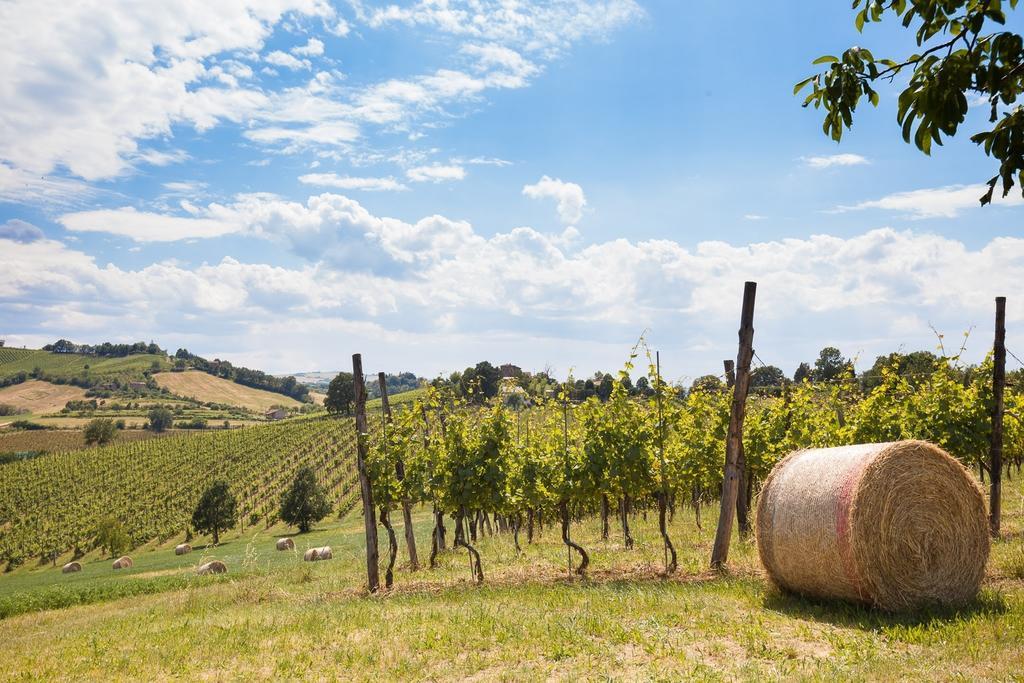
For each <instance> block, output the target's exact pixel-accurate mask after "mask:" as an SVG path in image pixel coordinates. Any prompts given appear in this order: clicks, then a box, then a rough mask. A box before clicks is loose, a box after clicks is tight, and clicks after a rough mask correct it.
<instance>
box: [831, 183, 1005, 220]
mask: <svg viewBox="0 0 1024 683" xmlns="http://www.w3.org/2000/svg"><path fill="white" fill-rule="evenodd" d="M987 190H988V187H987V186H986V185H981V184H979V185H948V186H946V187H938V188H929V189H922V190H911V191H910V192H896V193H894V194H890V195H886V196H885V197H882V198H880V199H872V200H869V201H864V202H860V203H859V204H854V205H852V206H839V207H837V208H836V209H834V210H833V211H834V212H835V213H845V212H847V211H860V210H863V209H884V210H887V211H896V212H899V213H904V214H907V215H908V216H909V217H910V218H912V219H915V220H919V219H922V218H956V217H957V216H959V215H960V214H961V213H962V212H963V211H965V210H970V209H979V208H981V202H980V201H979V200H980V198H981V196H982V195H983V194H985V192H986V191H987ZM1022 203H1024V200H1022V197H1021V194H1020V190H1019V189H1017V188H1014V190H1013V191H1012V192H1011V193H1010V194H1009V195H1007V196H1006V197H1005V198H1002V197H1000V196H999V193H998V192H997V193H995V195H993V198H992V204H993V205H994V206H1019V205H1021V204H1022ZM986 210H987V209H986Z"/></svg>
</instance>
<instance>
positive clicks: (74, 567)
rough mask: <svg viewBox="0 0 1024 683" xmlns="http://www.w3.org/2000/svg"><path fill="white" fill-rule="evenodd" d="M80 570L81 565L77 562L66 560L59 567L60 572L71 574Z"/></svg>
mask: <svg viewBox="0 0 1024 683" xmlns="http://www.w3.org/2000/svg"><path fill="white" fill-rule="evenodd" d="M80 571H82V565H81V564H79V563H78V562H68V563H67V564H66V565H64V566H63V567H61V569H60V573H61V574H73V573H74V572H80Z"/></svg>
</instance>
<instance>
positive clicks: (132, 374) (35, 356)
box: [0, 347, 170, 381]
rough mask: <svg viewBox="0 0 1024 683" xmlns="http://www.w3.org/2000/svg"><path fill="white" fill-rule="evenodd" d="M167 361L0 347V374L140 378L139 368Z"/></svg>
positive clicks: (139, 356) (162, 365)
mask: <svg viewBox="0 0 1024 683" xmlns="http://www.w3.org/2000/svg"><path fill="white" fill-rule="evenodd" d="M169 367H170V362H169V361H168V360H167V357H166V356H159V355H152V354H136V355H131V356H117V357H103V356H91V355H84V354H79V353H52V352H50V351H41V350H37V349H12V348H7V347H4V348H0V378H3V377H10V376H12V375H17V374H18V373H21V372H24V373H26V374H31V373H33V372H35V371H37V370H38V372H39V373H41V374H42V375H43V376H45V377H48V378H52V379H58V378H60V379H71V378H72V377H78V378H84V377H90V378H94V379H105V380H112V379H122V380H140V381H141V380H143V379H144V377H143V372H145V371H146V370H150V369H153V368H161V369H166V368H169Z"/></svg>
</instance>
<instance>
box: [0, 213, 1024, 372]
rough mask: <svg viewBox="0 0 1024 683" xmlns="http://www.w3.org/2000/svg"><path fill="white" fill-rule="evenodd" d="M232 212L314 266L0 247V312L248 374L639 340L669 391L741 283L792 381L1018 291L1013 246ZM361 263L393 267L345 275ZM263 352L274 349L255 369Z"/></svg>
mask: <svg viewBox="0 0 1024 683" xmlns="http://www.w3.org/2000/svg"><path fill="white" fill-rule="evenodd" d="M227 210H228V209H226V208H225V209H223V211H227ZM230 211H231V212H233V214H234V215H235V216H236V218H237V219H238V220H242V217H243V216H244V217H245V219H244V220H246V221H249V223H250V226H249V227H248V228H247V229H248V230H249V231H250V232H252V233H254V234H255V233H260V232H262V233H264V234H268V235H269V234H274V235H277V236H278V238H282V239H284V238H285V236H287V235H290V236H291V237H292V238H295V239H296V240H297V241H296V242H295V244H299V243H301V241H302V239H305V240H307V242H308V244H310V245H316V247H317V248H316V249H310V251H309V252H308V254H307V258H308V263H307V264H306V265H304V266H292V267H277V266H271V265H267V264H262V263H245V262H242V261H239V260H237V259H232V258H224V259H222V260H221V261H220V262H217V263H212V264H201V265H196V266H186V265H183V264H179V263H175V262H170V261H168V262H156V263H152V264H150V265H148V266H145V267H143V268H139V269H125V268H121V267H118V266H115V265H112V264H103V263H98V262H97V261H96V259H95V258H93V257H91V256H89V255H87V254H85V253H83V252H80V251H77V250H75V249H73V248H70V247H67V246H65V245H63V244H60V243H59V242H55V241H51V240H46V239H35V240H33V241H31V242H27V243H23V242H12V241H8V243H7V246H6V248H5V249H3V250H0V311H3V312H4V313H3V314H4V315H5V318H6V317H7V316H8V315H13V312H14V311H15V310H17V311H18V316H19V319H20V320H30V319H31V320H35V321H37V323H39V321H44V320H45V321H49V322H50V323H51V324H54V325H67V327H65V328H63V333H66V334H71V333H73V332H75V330H76V329H79V328H77V327H76V326H81V328H84V327H85V326H86V325H88V324H92V323H89V322H88V321H95V320H98V319H104V317H105V319H107V320H117V321H118V329H121V330H124V333H125V334H133V335H135V336H142V337H147V338H148V337H152V336H158V337H159V338H163V337H162V335H160V332H161V331H166V333H167V334H168V335H170V336H171V337H172V338H174V336H175V335H182V334H194V335H195V336H196V338H197V339H201V340H204V341H203V346H205V347H206V348H209V347H210V346H213V345H215V344H216V343H217V342H216V339H215V337H216V335H217V334H221V333H224V334H230V335H231V340H232V343H237V345H238V346H237V349H236V353H240V354H242V355H243V357H244V354H247V353H256V354H259V353H267V354H270V356H264V357H263V358H264V360H265V362H264V363H263V367H275V368H277V369H281V370H288V369H295V368H296V367H306V368H309V367H328V368H337V367H338V365H339V363H340V361H338V360H337V358H338V357H343V356H344V354H342V356H339V355H338V354H339V352H340V350H339V348H338V347H337V344H336V343H330V344H328V343H326V342H327V340H329V339H331V340H335V341H337V339H339V338H341V337H339V336H338V334H337V333H338V330H340V329H344V330H347V331H349V332H351V335H352V336H351V338H349V337H345V342H344V343H345V344H348V345H354V344H361V345H364V346H363V348H362V349H361V348H360V347H359V346H355V348H352V349H350V348H349V347H346V348H345V349H344V350H345V351H346V352H347V351H350V350H355V351H358V350H363V351H366V350H368V349H370V348H372V349H373V350H374V355H375V358H378V359H380V360H379V362H380V363H382V364H384V363H398V364H399V365H401V364H402V363H403V362H405V361H403V359H407V358H408V357H409V354H410V353H411V354H414V355H415V353H416V351H415V350H416V349H423V350H425V349H428V348H432V345H442V346H443V345H454V346H455V348H456V349H458V350H459V352H458V353H453V354H452V356H451V358H449V357H448V356H444V355H443V354H442V355H441V356H438V357H437V358H434V359H433V360H432V362H444V359H445V358H448V359H449V361H450V365H448V366H447V369H451V368H453V367H459V366H464V365H465V362H466V360H465V358H466V357H478V355H479V354H477V355H470V356H465V354H466V353H472V352H473V351H479V352H480V353H483V355H480V356H479V357H488V356H489V355H493V354H494V353H496V351H495V350H494V349H502V350H503V351H504V350H507V351H508V353H514V354H516V355H515V356H509V357H515V358H517V359H519V358H522V360H523V363H524V364H527V363H529V364H530V365H532V366H534V367H537V366H543V364H544V362H545V361H552V362H554V363H556V364H559V366H560V367H562V368H563V369H564V368H567V367H568V366H569V365H575V366H576V368H577V369H581V368H587V367H593V368H594V369H596V368H597V367H601V368H603V369H608V368H610V367H612V365H613V364H614V363H616V362H620V361H621V360H622V359H623V358H624V354H625V353H626V352H627V351H628V347H629V344H630V341H631V340H632V339H634V338H635V335H636V334H637V333H638V332H639V331H640V330H643V329H645V328H651V329H652V330H653V332H652V334H653V337H652V340H656V339H658V338H660V339H662V340H663V342H662V343H663V344H665V346H662V349H663V350H664V351H666V353H665V354H664V359H665V361H666V363H668V364H669V370H668V371H669V372H672V373H675V374H674V375H673V376H676V375H678V374H681V373H688V374H691V375H692V374H696V373H702V372H706V371H708V370H709V369H711V368H714V367H717V366H718V363H719V362H720V359H721V358H722V357H727V356H728V352H729V350H730V349H732V350H733V351H734V350H735V348H734V347H735V325H736V316H737V314H738V307H739V298H740V294H741V292H742V287H743V282H744V281H745V280H755V281H757V282H758V284H759V290H758V312H757V316H758V337H759V339H761V342H760V343H759V354H760V355H762V357H764V359H765V361H766V362H769V363H773V364H778V365H780V366H782V367H787V368H790V369H791V368H792V367H794V366H795V364H796V362H798V361H800V360H806V359H807V358H811V357H813V355H814V354H815V353H816V352H817V349H819V348H820V347H821V346H822V345H824V344H825V343H835V344H837V345H839V346H840V347H841V348H843V349H844V350H846V351H847V352H848V353H850V354H851V355H852V354H857V353H860V354H861V355H862V357H865V358H867V359H868V360H869V361H870V360H871V359H872V358H873V356H872V353H882V352H888V351H891V350H892V349H893V348H896V347H898V346H899V345H901V344H904V345H907V347H908V348H928V347H929V346H928V345H930V344H931V343H932V340H931V339H930V335H931V332H930V330H929V329H928V328H927V322H930V323H933V324H935V325H936V326H937V327H939V328H940V329H944V330H949V331H951V332H959V331H960V330H964V329H967V328H968V327H969V326H970V325H971V324H975V323H978V322H981V321H984V320H988V318H989V316H990V314H991V311H990V310H989V309H990V308H991V301H992V297H993V296H995V295H996V294H1002V293H1005V292H1008V291H1013V290H1014V288H1015V287H1016V285H1017V283H1019V282H1020V280H1021V278H1024V239H1020V238H1010V237H1005V238H997V239H994V240H992V241H991V242H989V243H988V244H985V245H982V246H980V247H977V248H969V247H967V246H966V245H965V244H964V243H963V242H960V241H958V240H954V239H950V238H945V237H940V236H936V235H930V234H926V233H918V232H913V231H895V230H892V229H879V230H872V231H870V232H866V233H863V234H861V235H855V236H852V237H848V238H840V237H833V236H828V235H816V236H812V237H809V238H806V239H787V240H778V241H767V242H760V243H752V244H741V245H733V244H727V243H724V242H703V243H700V244H698V245H696V246H695V247H693V248H687V247H684V246H682V245H680V244H678V243H676V242H673V241H669V240H643V241H630V240H626V239H618V240H612V241H608V242H601V243H595V244H590V245H585V246H582V247H577V246H570V245H568V244H566V243H565V240H564V239H563V237H564V235H546V234H544V233H540V232H537V231H535V230H533V229H530V228H525V227H524V228H516V229H514V230H511V231H509V232H505V233H497V234H494V235H492V236H490V237H484V236H482V235H481V234H479V233H477V232H476V231H475V230H474V229H473V227H472V226H470V225H469V224H467V223H464V222H459V221H452V220H449V219H445V218H443V217H440V216H429V217H426V218H423V219H421V220H420V221H417V222H415V223H408V222H404V221H400V220H396V219H391V218H383V217H378V216H375V215H373V214H371V213H370V212H368V211H367V210H366V209H365V208H364V207H362V206H361V205H359V204H358V203H357V202H354V201H353V200H351V199H347V198H344V197H340V196H338V195H320V196H317V197H312V198H310V200H309V201H307V202H306V203H305V204H298V203H289V202H282V201H281V200H278V199H274V198H271V197H267V196H250V197H246V198H244V199H243V200H240V202H239V204H238V205H237V206H234V207H232V208H231V209H230ZM214 213H216V210H212V209H209V208H207V209H206V210H205V214H206V215H212V214H214ZM336 249H349V250H350V251H349V255H350V256H351V260H350V261H349V262H345V263H339V262H338V261H336V260H332V257H333V256H337V252H335V251H333V250H336ZM366 260H371V261H378V262H380V263H384V262H387V263H390V264H391V265H392V267H391V268H387V267H378V268H372V269H367V268H355V267H352V264H353V263H358V262H364V261H366ZM53 302H60V303H59V304H54V303H53ZM214 314H215V315H214ZM1008 318H1009V321H1010V326H1011V327H1015V326H1020V325H1024V305H1022V304H1021V303H1019V302H1018V303H1014V301H1013V300H1011V302H1010V308H1009V311H1008ZM171 320H173V321H174V322H173V325H172V324H170V323H168V322H167V321H171ZM925 321H927V322H925ZM38 328H39V324H33V325H32V329H38ZM214 330H217V331H216V332H215V331H214ZM225 330H226V331H225ZM296 331H301V334H297V332H296ZM292 334H297V336H302V337H304V340H302V341H300V346H299V348H301V349H303V351H302V354H306V355H304V356H302V357H295V358H292V359H291V362H293V363H294V364H293V365H292V366H291V367H290V368H289V367H280V364H281V363H282V358H283V357H284V356H279V355H278V354H279V352H278V350H277V349H279V348H283V347H288V346H289V345H288V344H282V343H281V339H282V338H289V339H290V338H291V337H290V336H289V335H292ZM343 336H344V335H343ZM271 340H273V342H274V343H273V344H270V343H269V342H270V341H271ZM524 340H527V341H524ZM225 344H227V342H226V341H225ZM267 346H271V347H272V348H273V349H274V350H273V351H272V352H270V351H266V350H265V349H264V350H263V351H260V348H261V347H267ZM385 348H386V349H389V351H388V353H389V354H392V355H389V356H388V357H386V358H384V357H383V354H384V353H385V351H384V349H385ZM317 349H319V350H317ZM325 349H330V352H327V351H325ZM488 349H490V350H488ZM218 350H219V349H218ZM292 351H294V349H293V350H292ZM290 352H291V351H285V352H283V353H284V354H285V355H287V354H288V353H290ZM981 353H983V349H981V350H979V352H978V354H977V355H979V356H980V354H981ZM723 354H725V355H723ZM422 355H423V356H424V357H426V356H427V355H429V354H426V352H425V351H424V353H423V354H422ZM271 356H273V358H272V357H271ZM275 358H276V360H275ZM289 358H291V357H289ZM332 359H333V360H332ZM439 359H440V360H439ZM424 362H426V361H424ZM433 367H434V366H430V367H428V368H423V369H422V370H421V371H425V372H426V371H430V370H432V369H433ZM417 369H419V368H417ZM437 369H438V370H440V369H444V368H437Z"/></svg>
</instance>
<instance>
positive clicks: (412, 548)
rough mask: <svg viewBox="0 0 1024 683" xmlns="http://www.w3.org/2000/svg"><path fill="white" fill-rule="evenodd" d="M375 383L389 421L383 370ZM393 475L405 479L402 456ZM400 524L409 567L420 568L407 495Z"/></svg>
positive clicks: (398, 459) (386, 386)
mask: <svg viewBox="0 0 1024 683" xmlns="http://www.w3.org/2000/svg"><path fill="white" fill-rule="evenodd" d="M377 383H378V384H379V385H380V404H381V407H382V409H383V411H384V419H385V420H387V421H388V422H391V403H390V402H388V385H387V377H386V376H385V375H384V373H383V372H378V373H377ZM395 477H396V478H397V479H398V481H399V482H402V481H405V463H404V462H402V456H398V457H397V458H395ZM402 524H403V525H404V526H405V547H406V548H408V550H409V569H410V570H411V571H416V570H417V569H419V568H420V561H419V557H417V555H416V533H415V532H414V531H413V528H412V504H411V503H410V502H409V497H408V496H404V495H403V496H402Z"/></svg>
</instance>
